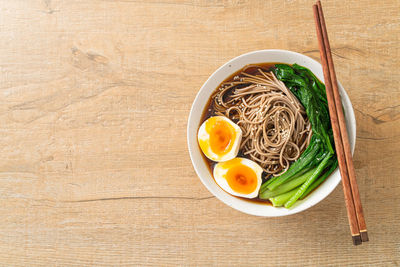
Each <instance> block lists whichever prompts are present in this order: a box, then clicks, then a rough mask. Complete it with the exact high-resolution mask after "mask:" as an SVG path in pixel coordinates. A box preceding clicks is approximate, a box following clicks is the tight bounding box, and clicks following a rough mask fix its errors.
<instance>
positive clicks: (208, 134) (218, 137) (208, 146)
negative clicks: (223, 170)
mask: <svg viewBox="0 0 400 267" xmlns="http://www.w3.org/2000/svg"><path fill="white" fill-rule="evenodd" d="M197 139H198V141H199V145H200V148H201V150H202V151H203V153H204V155H206V157H207V158H209V159H211V160H213V161H217V162H221V161H227V160H231V159H233V158H235V157H236V155H237V154H238V152H239V147H240V142H241V140H242V129H240V127H239V126H238V125H236V124H235V123H234V122H232V121H231V120H230V119H228V118H226V117H224V116H215V117H210V118H208V119H207V120H206V121H205V122H203V124H202V125H201V126H200V128H199V132H198V134H197Z"/></svg>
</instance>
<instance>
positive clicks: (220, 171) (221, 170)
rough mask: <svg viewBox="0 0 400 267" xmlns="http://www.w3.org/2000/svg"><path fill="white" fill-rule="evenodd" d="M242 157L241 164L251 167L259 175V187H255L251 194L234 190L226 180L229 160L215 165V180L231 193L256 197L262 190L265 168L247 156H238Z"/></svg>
mask: <svg viewBox="0 0 400 267" xmlns="http://www.w3.org/2000/svg"><path fill="white" fill-rule="evenodd" d="M237 159H240V162H239V163H240V164H243V165H245V166H247V167H249V168H251V169H252V170H253V171H254V172H255V173H256V176H257V187H256V188H255V189H254V191H253V192H251V193H250V194H240V193H238V192H235V191H233V189H232V188H231V187H230V186H229V184H228V182H227V180H226V178H225V177H226V174H227V172H228V170H229V168H227V167H226V166H225V165H229V161H228V162H220V163H218V164H216V165H215V167H214V173H213V175H214V179H215V182H216V183H217V184H218V185H219V186H220V187H221V188H222V189H223V190H225V191H226V192H228V193H229V194H231V195H234V196H239V197H245V198H255V197H257V196H258V192H259V191H260V187H261V182H262V179H261V177H262V172H263V169H262V168H261V167H260V165H258V164H257V163H255V162H254V161H252V160H249V159H246V158H237Z"/></svg>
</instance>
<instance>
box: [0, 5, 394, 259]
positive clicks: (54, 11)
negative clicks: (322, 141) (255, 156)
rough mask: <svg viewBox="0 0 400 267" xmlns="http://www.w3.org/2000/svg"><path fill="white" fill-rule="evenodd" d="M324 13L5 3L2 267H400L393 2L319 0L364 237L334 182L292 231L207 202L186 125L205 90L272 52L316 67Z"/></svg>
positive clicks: (1, 16) (289, 220)
mask: <svg viewBox="0 0 400 267" xmlns="http://www.w3.org/2000/svg"><path fill="white" fill-rule="evenodd" d="M312 4H313V1H289V0H288V1H262V0H260V1H250V0H249V1H246V0H242V1H241V0H231V1H229V0H225V1H217V0H214V1H204V0H179V1H172V0H171V1H170V0H165V1H164V0H154V1H153V0H152V1H140V0H138V1H135V0H90V1H80V0H79V1H78V0H77V1H72V0H68V1H51V0H45V1H36V0H12V1H10V0H1V1H0V122H1V123H0V152H1V153H0V266H131V265H135V266H146V265H150V266H280V265H282V266H285V265H292V266H305V265H310V266H340V265H341V266H399V264H400V220H399V219H400V215H399V214H400V178H399V175H400V153H399V149H400V124H399V122H400V105H399V102H400V101H399V100H400V90H399V89H400V88H399V87H400V86H399V85H400V74H399V73H400V72H399V69H400V60H399V58H400V57H399V56H400V53H399V52H400V40H399V36H400V2H399V1H398V0H392V1H374V0H368V1H367V0H362V1H328V0H327V1H324V2H323V5H324V12H325V17H326V22H327V27H328V31H329V33H330V42H331V46H332V49H333V53H334V61H335V64H336V71H337V76H338V79H339V80H340V82H341V83H342V84H343V86H344V88H345V89H346V90H347V92H348V94H349V96H350V99H351V101H352V103H353V106H354V108H355V112H356V119H357V144H356V151H355V156H354V161H355V167H356V172H357V177H358V183H359V189H360V193H361V198H362V202H363V206H364V212H365V216H366V221H367V226H368V232H369V235H370V242H369V243H365V244H363V245H361V246H358V247H354V246H353V245H352V243H351V239H350V236H349V226H348V222H347V218H346V210H345V205H344V201H343V192H342V189H341V187H340V186H339V187H337V189H336V190H335V191H334V192H333V193H332V194H331V195H330V196H329V197H328V198H327V199H325V200H324V201H323V202H321V203H320V204H318V205H317V206H315V207H313V208H311V209H309V210H307V211H305V212H302V213H300V214H297V215H293V216H289V217H283V218H272V219H271V218H269V219H266V218H259V217H253V216H249V215H245V214H242V213H240V212H238V211H235V210H233V209H231V208H229V207H228V206H226V205H224V204H223V203H221V202H220V201H218V200H217V199H216V198H215V197H213V196H212V195H211V194H210V192H208V191H207V189H206V188H205V187H204V186H203V185H202V184H201V182H200V180H199V179H198V177H197V176H196V174H195V172H194V170H193V167H192V165H191V162H190V158H189V154H188V150H187V145H186V121H187V117H188V114H189V110H190V107H191V103H192V101H193V99H194V97H195V95H196V93H197V91H198V90H199V88H200V87H201V85H202V83H203V82H204V81H205V80H206V79H207V77H208V76H209V75H210V74H211V73H212V72H213V71H214V70H216V69H217V68H218V67H219V66H220V65H222V64H223V63H225V62H226V61H227V60H229V59H231V58H233V57H235V56H238V55H240V54H242V53H245V52H249V51H253V50H258V49H268V48H280V49H289V50H293V51H297V52H301V53H304V54H306V55H309V56H311V57H312V58H315V59H317V60H318V61H319V52H318V46H317V39H316V34H315V27H314V22H313V14H312Z"/></svg>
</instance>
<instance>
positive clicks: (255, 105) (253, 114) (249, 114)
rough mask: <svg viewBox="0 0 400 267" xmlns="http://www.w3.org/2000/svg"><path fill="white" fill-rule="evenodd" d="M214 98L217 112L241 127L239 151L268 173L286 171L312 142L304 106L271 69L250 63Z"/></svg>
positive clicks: (222, 86) (223, 86) (222, 87)
mask: <svg viewBox="0 0 400 267" xmlns="http://www.w3.org/2000/svg"><path fill="white" fill-rule="evenodd" d="M249 70H252V71H249ZM254 70H255V71H254ZM212 97H213V100H214V101H213V109H214V113H215V114H216V115H222V116H226V117H228V118H230V119H231V120H233V121H234V122H235V123H236V124H238V125H239V126H240V128H241V129H242V131H243V138H242V143H241V145H240V152H241V153H242V154H243V155H244V156H247V157H249V158H250V159H252V160H254V161H256V162H257V163H258V164H259V165H260V166H261V167H262V168H263V169H264V171H265V172H266V173H267V174H268V175H271V174H272V175H280V174H282V173H283V172H285V171H286V170H287V169H288V167H289V165H290V163H291V162H293V161H295V160H297V159H298V158H299V157H300V155H301V153H302V152H303V151H304V150H305V148H306V147H307V146H308V144H309V141H310V138H311V134H312V133H311V125H310V123H309V121H308V118H307V116H306V113H305V110H304V107H303V106H302V105H301V103H300V102H299V101H298V99H297V98H296V97H295V96H294V95H293V94H292V92H290V90H289V89H288V88H287V87H286V86H285V84H284V83H283V82H282V81H280V80H278V79H277V78H276V77H275V75H274V74H273V72H272V71H267V70H263V69H262V68H260V67H257V66H251V65H250V66H247V67H245V68H244V69H243V70H242V71H241V73H240V74H239V75H237V76H235V77H234V78H233V79H231V80H230V81H228V82H224V83H222V84H221V86H220V88H219V89H218V90H217V91H216V93H214V95H213V96H212Z"/></svg>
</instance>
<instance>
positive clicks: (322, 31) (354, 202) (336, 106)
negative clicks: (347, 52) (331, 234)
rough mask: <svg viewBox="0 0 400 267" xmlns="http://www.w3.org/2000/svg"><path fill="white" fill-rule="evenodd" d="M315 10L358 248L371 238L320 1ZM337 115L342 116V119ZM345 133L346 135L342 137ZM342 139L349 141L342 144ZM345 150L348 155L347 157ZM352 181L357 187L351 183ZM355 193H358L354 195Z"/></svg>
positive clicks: (343, 175)
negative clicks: (363, 210)
mask: <svg viewBox="0 0 400 267" xmlns="http://www.w3.org/2000/svg"><path fill="white" fill-rule="evenodd" d="M313 10H314V19H315V24H316V29H317V36H318V44H319V50H320V54H321V62H322V67H323V70H324V78H325V87H326V94H327V99H328V107H329V115H330V119H331V124H332V130H333V136H334V141H335V148H336V153H337V157H338V163H339V170H340V173H341V177H342V186H343V192H344V196H345V203H346V208H347V216H348V219H349V225H350V231H351V235H352V238H353V243H354V244H355V245H359V244H361V241H362V239H364V240H365V241H368V235H367V232H366V227H365V221H364V216H363V213H362V207H361V202H360V198H359V194H358V187H357V183H356V180H355V175H354V166H353V161H352V159H351V152H350V145H349V141H348V136H347V132H346V124H345V121H344V116H343V111H342V106H341V101H340V95H339V93H338V88H337V80H336V75H335V73H334V67H333V61H332V55H331V51H330V46H329V40H328V35H327V32H326V26H325V20H324V18H323V13H322V7H321V3H320V2H319V1H318V2H317V4H315V5H314V6H313ZM332 73H333V75H332ZM332 87H333V89H332ZM335 89H336V92H335ZM335 93H336V95H335ZM338 114H341V116H340V115H338ZM342 132H345V133H344V134H343V135H342ZM343 139H346V140H345V141H343ZM346 146H348V147H346ZM346 151H347V152H349V153H348V154H347V155H346ZM347 158H350V159H349V164H348V163H347V161H346V159H347ZM349 167H350V168H349ZM350 173H351V174H350ZM350 175H353V176H352V178H353V179H351V178H350ZM352 182H353V183H354V184H352ZM353 190H354V192H355V194H353ZM354 197H356V198H354ZM357 208H358V209H357ZM358 213H359V214H358ZM358 218H361V220H362V221H363V222H364V225H362V223H361V225H360V222H359V221H358ZM360 226H361V227H364V228H361V229H365V231H363V232H362V233H365V234H363V237H364V238H362V237H361V234H360Z"/></svg>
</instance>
